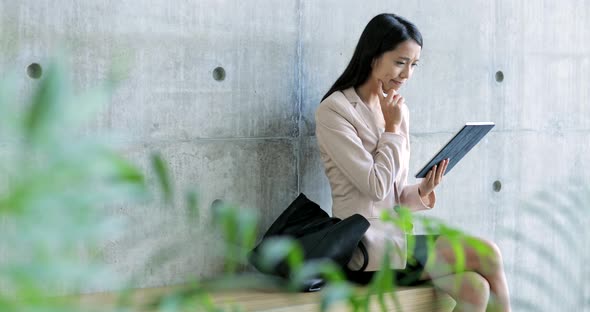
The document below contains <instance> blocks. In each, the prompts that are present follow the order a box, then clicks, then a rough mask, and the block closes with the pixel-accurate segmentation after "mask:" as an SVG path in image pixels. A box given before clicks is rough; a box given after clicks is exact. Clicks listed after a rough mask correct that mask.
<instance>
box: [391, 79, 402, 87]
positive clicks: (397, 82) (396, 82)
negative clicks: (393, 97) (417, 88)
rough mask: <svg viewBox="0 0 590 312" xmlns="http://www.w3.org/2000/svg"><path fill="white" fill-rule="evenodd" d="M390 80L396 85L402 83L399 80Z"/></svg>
mask: <svg viewBox="0 0 590 312" xmlns="http://www.w3.org/2000/svg"><path fill="white" fill-rule="evenodd" d="M392 82H393V83H394V84H396V85H398V86H401V85H402V83H401V82H399V81H395V80H392Z"/></svg>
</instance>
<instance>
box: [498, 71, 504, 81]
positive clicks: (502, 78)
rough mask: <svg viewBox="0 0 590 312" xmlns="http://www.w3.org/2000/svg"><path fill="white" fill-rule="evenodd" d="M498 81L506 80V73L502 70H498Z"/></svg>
mask: <svg viewBox="0 0 590 312" xmlns="http://www.w3.org/2000/svg"><path fill="white" fill-rule="evenodd" d="M496 81H497V82H502V81H504V73H503V72H502V71H501V70H499V71H497V72H496Z"/></svg>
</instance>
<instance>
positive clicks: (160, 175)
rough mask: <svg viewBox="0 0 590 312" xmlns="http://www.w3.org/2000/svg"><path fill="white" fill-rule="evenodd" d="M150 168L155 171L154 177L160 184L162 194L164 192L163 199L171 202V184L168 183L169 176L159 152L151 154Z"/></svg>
mask: <svg viewBox="0 0 590 312" xmlns="http://www.w3.org/2000/svg"><path fill="white" fill-rule="evenodd" d="M151 159H152V168H153V169H154V171H155V173H156V178H157V179H158V183H159V184H160V188H161V190H162V194H164V200H165V201H166V202H167V203H171V202H172V185H171V184H170V177H169V174H168V166H167V165H166V162H164V160H163V159H162V156H161V155H160V154H159V153H154V154H152V157H151Z"/></svg>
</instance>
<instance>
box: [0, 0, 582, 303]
mask: <svg viewBox="0 0 590 312" xmlns="http://www.w3.org/2000/svg"><path fill="white" fill-rule="evenodd" d="M381 12H394V13H397V14H400V15H402V16H405V17H407V18H408V19H410V20H411V21H413V22H414V23H415V24H416V25H417V26H418V27H419V29H420V30H421V32H422V34H423V36H424V44H425V45H424V49H423V51H422V57H421V58H422V61H421V64H420V66H419V67H417V70H416V72H415V75H414V78H413V79H412V81H411V82H410V83H409V84H408V85H407V87H405V88H404V89H403V90H402V93H403V94H404V96H405V97H406V99H407V102H408V105H409V107H410V112H411V116H412V122H411V132H412V137H411V140H412V150H413V155H412V156H413V158H412V162H411V166H412V170H410V171H411V172H416V171H417V169H418V168H419V167H420V166H422V165H423V164H424V162H426V161H427V160H428V159H429V158H430V157H431V156H432V154H433V153H434V152H435V151H436V150H438V149H439V148H440V147H441V146H442V144H444V142H446V140H448V139H449V138H450V137H451V136H452V134H453V133H454V132H455V131H457V130H458V129H459V128H460V126H461V125H462V124H463V123H464V122H466V121H482V120H490V121H494V122H496V124H497V126H496V128H494V130H493V132H492V133H490V135H489V136H488V137H487V138H486V139H485V140H484V141H483V142H482V143H481V144H480V145H479V146H477V147H476V148H475V149H474V150H473V151H472V152H471V153H470V154H469V155H467V156H466V157H465V158H464V160H463V161H462V162H461V163H460V165H458V166H457V167H456V168H454V170H453V171H452V172H451V173H450V174H449V175H448V176H447V177H446V179H445V181H444V184H443V185H441V186H440V188H439V190H438V205H437V207H436V209H434V210H432V211H429V212H427V213H424V214H423V215H428V216H433V217H437V218H441V219H443V220H445V221H446V222H448V223H449V224H451V225H454V226H457V227H459V228H461V229H463V230H465V231H467V232H469V233H472V234H474V235H477V236H481V237H485V238H488V239H492V240H494V241H496V242H498V244H499V245H500V247H501V249H502V251H503V252H504V260H505V265H506V270H507V273H508V279H509V283H510V286H511V289H512V294H513V296H514V297H515V301H516V303H517V304H520V306H519V307H520V308H521V309H522V310H525V308H526V307H529V308H530V310H535V311H541V310H544V311H555V310H563V311H565V310H572V309H573V310H579V309H580V307H581V306H583V305H584V304H585V305H586V306H589V305H590V303H588V302H586V303H584V302H582V300H584V299H583V294H584V293H586V294H588V293H589V292H590V290H589V286H587V285H585V283H584V281H586V280H588V279H590V276H589V275H588V270H587V269H585V267H586V266H584V265H585V264H586V262H587V261H588V260H590V254H589V250H590V248H588V247H590V243H588V241H587V239H588V237H590V233H589V232H588V230H584V229H585V228H587V227H588V225H589V223H588V222H589V221H588V216H589V215H590V212H589V210H588V206H587V201H586V202H581V203H582V204H579V203H578V204H575V203H574V205H578V206H571V205H570V204H569V202H568V199H569V198H570V195H564V192H565V191H569V190H571V189H572V186H573V185H572V184H571V182H570V179H576V180H577V181H578V183H579V184H581V185H584V184H585V185H588V184H589V183H590V177H589V176H588V172H589V169H590V163H589V162H588V161H587V160H588V156H587V155H588V154H589V153H590V144H588V143H590V118H589V117H590V116H589V112H590V111H589V109H588V104H589V101H590V88H588V86H589V85H590V40H589V39H590V35H589V34H588V31H587V29H590V3H588V2H587V1H583V0H561V1H556V0H544V1H529V2H526V3H525V2H524V1H522V0H519V1H513V0H496V1H488V0H477V1H473V0H471V1H453V2H448V1H412V2H408V1H370V2H368V3H366V2H359V1H350V0H339V1H329V0H323V1H303V0H281V1H272V0H257V1H255V2H246V1H237V0H224V1H219V0H215V1H213V0H202V1H187V0H183V1H173V2H170V1H163V0H155V1H150V2H149V3H148V2H145V1H137V0H133V1H123V2H120V1H107V0H103V1H84V2H83V1H67V2H54V1H47V0H44V1H31V0H19V1H8V0H3V1H0V28H1V29H0V34H1V37H0V51H1V52H2V53H1V56H0V68H1V69H6V68H10V67H11V66H14V65H16V66H17V68H22V69H24V68H25V67H26V66H27V65H28V64H30V63H32V62H40V63H41V64H43V62H44V61H46V60H47V59H48V57H49V56H50V55H51V54H52V52H53V51H55V50H57V49H66V50H68V51H70V55H71V59H70V60H71V64H72V65H73V68H74V71H73V74H74V82H75V84H76V85H77V87H79V88H81V89H83V88H86V87H89V86H92V85H94V84H95V83H97V82H98V81H100V80H101V79H104V78H105V77H106V73H107V72H106V69H107V68H108V66H109V65H110V64H111V63H112V61H113V60H118V59H124V60H129V61H130V64H132V66H131V67H130V68H129V71H128V79H126V80H125V81H124V82H123V83H122V84H121V86H120V88H119V89H118V90H117V91H116V93H115V94H114V96H113V100H112V103H111V105H110V106H109V108H108V109H107V110H106V111H105V113H104V114H103V115H101V116H99V117H97V118H96V120H95V122H94V123H92V124H90V125H88V131H90V132H96V133H101V132H104V131H112V132H114V133H117V134H118V136H117V138H119V140H120V141H119V142H120V143H121V142H122V143H123V145H124V149H125V150H126V151H127V153H128V155H129V156H130V157H131V158H132V159H134V160H136V161H137V162H138V163H141V164H143V165H144V166H147V165H145V164H146V162H147V155H148V153H149V152H151V151H154V150H159V151H161V152H162V154H163V156H164V157H166V159H167V161H168V162H169V165H170V167H171V168H172V170H173V173H174V174H175V176H176V181H175V183H176V186H177V188H178V189H180V190H182V189H186V188H188V187H192V186H197V187H198V189H199V191H200V194H201V197H200V202H201V204H202V209H203V211H206V208H207V207H208V206H209V205H210V204H211V202H212V201H213V200H215V199H218V198H220V199H225V200H228V201H231V202H235V203H239V204H240V205H242V206H244V207H256V208H257V209H259V210H260V212H261V216H262V218H261V225H262V228H263V229H266V227H267V226H268V225H269V224H270V223H271V222H272V221H273V220H274V218H276V216H278V214H279V213H280V212H281V211H282V209H283V208H285V207H286V205H287V204H288V203H289V202H290V201H291V200H292V199H293V198H294V197H295V196H296V195H297V194H298V192H300V191H301V192H304V193H305V194H307V195H308V196H309V197H311V198H312V199H314V200H316V201H318V202H319V203H320V204H321V205H322V207H324V208H325V209H326V210H328V211H329V210H330V209H331V200H330V190H329V185H328V184H327V179H326V178H325V177H324V174H323V167H322V164H321V162H320V160H319V157H318V153H317V149H316V139H315V136H314V127H315V125H314V111H315V108H316V107H317V105H318V103H319V100H320V98H321V97H322V95H323V94H324V92H326V90H327V89H328V88H329V87H330V86H331V84H332V83H333V82H334V80H335V79H336V78H337V77H338V75H339V74H340V73H341V72H342V70H343V69H344V67H345V66H346V64H347V63H348V61H349V59H350V57H351V55H352V52H353V49H354V47H355V44H356V42H357V39H358V37H359V36H360V33H361V32H362V30H363V28H364V26H365V25H366V23H367V22H368V20H369V19H370V18H371V17H373V16H374V15H376V14H378V13H381ZM216 67H223V68H224V69H225V71H226V78H225V80H223V81H216V80H214V79H213V75H212V74H213V70H214V69H215V68H216ZM498 71H502V72H503V75H504V80H503V81H502V82H498V81H496V72H498ZM19 79H21V80H22V81H24V82H25V88H24V90H21V92H22V96H25V95H26V94H27V92H29V91H30V89H31V88H32V87H31V85H32V84H34V83H35V82H34V81H31V80H30V79H29V78H27V77H26V75H25V74H24V70H23V71H22V76H21V77H19ZM496 181H498V183H500V184H501V190H500V191H499V192H497V191H494V189H493V184H494V182H496ZM496 184H497V183H496ZM497 185H498V184H497ZM541 190H553V191H556V192H557V194H561V197H559V196H558V197H557V198H553V199H551V198H550V199H548V200H545V201H543V200H541V203H539V204H538V205H537V206H535V205H533V204H529V203H530V202H532V201H533V198H537V199H538V198H539V196H538V195H534V194H536V193H535V192H537V191H541ZM575 194H579V192H578V193H575ZM587 198H588V197H587ZM527 205H528V206H531V207H532V208H530V209H524V208H523V207H525V206H527ZM568 205H570V206H568ZM528 206H527V207H528ZM563 206H568V207H569V208H563ZM121 211H122V213H124V214H125V215H128V216H130V217H131V219H132V220H134V223H133V233H135V236H134V237H135V238H136V239H137V240H138V241H141V242H142V244H140V246H141V248H139V250H136V251H135V252H136V253H134V254H133V255H134V256H130V253H129V252H128V249H127V248H128V247H126V245H125V244H117V243H114V244H107V245H105V252H106V254H108V255H109V257H107V258H106V259H105V261H106V262H107V263H109V264H110V265H112V266H113V268H114V269H115V270H118V272H121V274H123V275H126V274H129V272H133V271H137V270H140V269H138V268H139V267H141V263H142V262H143V261H144V260H143V259H144V258H145V256H146V255H148V254H150V252H152V251H153V250H157V249H158V248H159V247H161V246H164V245H166V242H167V241H170V240H174V239H176V238H177V237H179V236H183V235H186V232H185V231H183V230H179V229H178V228H176V229H168V230H163V231H159V232H158V233H157V234H153V236H154V237H152V238H151V239H150V240H147V239H144V238H145V233H150V231H153V230H152V229H150V227H151V226H152V225H153V224H154V223H157V219H158V218H161V216H160V214H159V213H156V214H152V213H147V212H146V209H145V207H134V206H129V207H121ZM167 213H168V214H170V212H167ZM171 214H172V217H174V212H172V213H171ZM176 217H178V215H176ZM204 222H205V221H204ZM185 230H187V229H185ZM214 246H215V242H214V237H212V236H211V235H205V236H204V238H202V239H199V240H198V241H196V242H193V243H192V244H191V245H187V247H186V249H185V250H184V252H183V254H181V255H179V256H178V260H177V261H172V262H171V263H169V264H167V265H166V266H165V267H160V268H151V269H142V270H145V271H139V272H135V273H137V274H139V276H140V280H139V281H138V286H141V287H147V286H155V285H162V284H168V283H173V282H178V281H182V280H184V279H186V277H187V276H212V275H215V274H216V273H218V272H220V270H221V264H220V262H219V261H218V259H217V258H216V257H212V256H209V253H208V250H210V249H212V248H214ZM136 249H137V248H136ZM574 251H575V252H574ZM586 298H588V295H586ZM586 300H588V299H586ZM529 305H530V306H529ZM587 309H588V308H587Z"/></svg>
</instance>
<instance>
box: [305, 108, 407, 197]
mask: <svg viewBox="0 0 590 312" xmlns="http://www.w3.org/2000/svg"><path fill="white" fill-rule="evenodd" d="M333 106H334V105H320V107H319V108H318V110H317V112H316V116H315V117H316V136H317V139H318V143H319V145H320V146H321V147H322V150H323V151H324V152H325V153H326V154H327V155H328V156H329V157H330V158H331V159H332V161H333V162H334V163H335V164H336V166H337V167H338V169H340V170H341V171H342V172H343V173H344V175H345V176H346V177H347V178H348V179H349V180H350V182H351V183H352V184H354V185H355V186H356V187H357V188H358V189H359V191H360V192H361V193H363V194H365V195H366V196H367V197H369V198H371V199H372V200H373V201H381V200H383V199H384V198H385V197H386V196H387V195H388V194H389V192H390V191H391V190H392V189H393V184H394V182H395V179H396V175H397V173H398V171H399V168H400V159H401V155H400V151H402V146H403V144H405V140H406V138H405V137H404V136H402V135H400V134H394V133H389V132H386V133H383V134H382V135H381V138H380V139H379V142H378V144H377V148H376V151H375V153H374V155H373V154H371V153H369V152H368V151H367V150H366V149H365V148H364V146H363V143H362V141H361V138H360V137H359V136H358V133H357V131H356V129H355V128H354V126H353V125H352V124H351V123H350V122H349V121H348V120H347V119H346V118H345V117H344V116H343V113H344V114H345V113H346V112H342V111H338V110H337V109H335V108H334V107H333Z"/></svg>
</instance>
